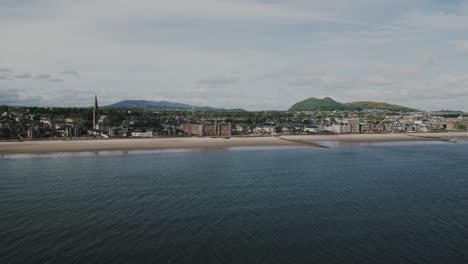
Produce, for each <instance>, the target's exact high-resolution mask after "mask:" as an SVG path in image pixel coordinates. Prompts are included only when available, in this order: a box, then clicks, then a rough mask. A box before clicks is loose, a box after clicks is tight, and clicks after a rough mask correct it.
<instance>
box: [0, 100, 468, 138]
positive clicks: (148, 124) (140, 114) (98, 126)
mask: <svg viewBox="0 0 468 264" xmlns="http://www.w3.org/2000/svg"><path fill="white" fill-rule="evenodd" d="M467 127H468V118H467V117H465V116H464V114H463V113H462V112H455V111H438V112H422V111H418V112H399V111H388V110H377V109H366V110H359V111H358V110H356V111H350V110H346V111H257V112H248V111H239V112H223V111H194V110H192V111H187V110H184V111H174V110H142V109H114V108H106V107H104V108H98V104H97V98H96V100H95V106H94V107H92V108H91V107H90V108H57V107H18V106H0V140H34V139H38V140H40V139H90V138H127V137H133V138H147V137H184V136H185V137H186V136H197V137H223V138H229V137H232V136H271V135H304V134H359V133H369V134H371V133H413V132H443V131H466V130H467Z"/></svg>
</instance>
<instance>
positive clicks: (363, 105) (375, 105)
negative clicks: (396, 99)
mask: <svg viewBox="0 0 468 264" xmlns="http://www.w3.org/2000/svg"><path fill="white" fill-rule="evenodd" d="M344 105H345V106H346V107H348V108H354V109H379V110H387V111H395V112H416V111H417V110H416V109H413V108H409V107H405V106H400V105H393V104H387V103H382V102H371V101H361V102H352V103H345V104H344Z"/></svg>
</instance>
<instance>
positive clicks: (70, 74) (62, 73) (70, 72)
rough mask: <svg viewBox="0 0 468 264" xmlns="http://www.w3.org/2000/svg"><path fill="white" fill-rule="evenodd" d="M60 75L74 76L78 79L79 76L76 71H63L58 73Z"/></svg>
mask: <svg viewBox="0 0 468 264" xmlns="http://www.w3.org/2000/svg"><path fill="white" fill-rule="evenodd" d="M60 74H61V75H69V76H74V77H79V76H80V74H79V73H78V72H77V71H70V70H68V71H63V72H61V73H60Z"/></svg>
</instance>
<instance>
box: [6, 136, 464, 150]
mask: <svg viewBox="0 0 468 264" xmlns="http://www.w3.org/2000/svg"><path fill="white" fill-rule="evenodd" d="M445 138H468V132H458V133H455V132H452V133H412V134H351V135H298V136H281V137H232V138H230V139H223V138H195V137H182V138H146V139H107V140H44V141H24V142H0V154H40V153H54V152H85V151H118V150H157V149H194V148H198V149H205V148H208V149H212V148H230V147H257V146H258V147H260V146H304V147H320V142H324V141H338V142H355V143H366V142H397V141H437V140H443V139H445Z"/></svg>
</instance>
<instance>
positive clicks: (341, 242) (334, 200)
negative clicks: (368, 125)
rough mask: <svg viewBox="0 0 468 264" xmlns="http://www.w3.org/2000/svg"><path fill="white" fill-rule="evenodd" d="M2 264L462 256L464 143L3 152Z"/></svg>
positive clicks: (466, 182)
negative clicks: (48, 153) (56, 152)
mask: <svg viewBox="0 0 468 264" xmlns="http://www.w3.org/2000/svg"><path fill="white" fill-rule="evenodd" d="M0 263H1V264H7V263H60V264H62V263H68V264H70V263H340V264H341V263H358V264H365V263H372V264H378V263H468V144H453V143H438V144H432V143H424V144H417V143H404V144H398V143H392V144H366V145H363V146H360V147H352V146H351V147H332V148H330V149H320V148H239V149H224V150H192V151H188V150H187V151H184V150H181V151H155V152H114V153H85V154H82V153H81V154H80V153H77V154H56V155H40V156H34V155H31V156H27V155H26V156H21V155H17V156H3V157H2V158H1V159H0Z"/></svg>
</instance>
